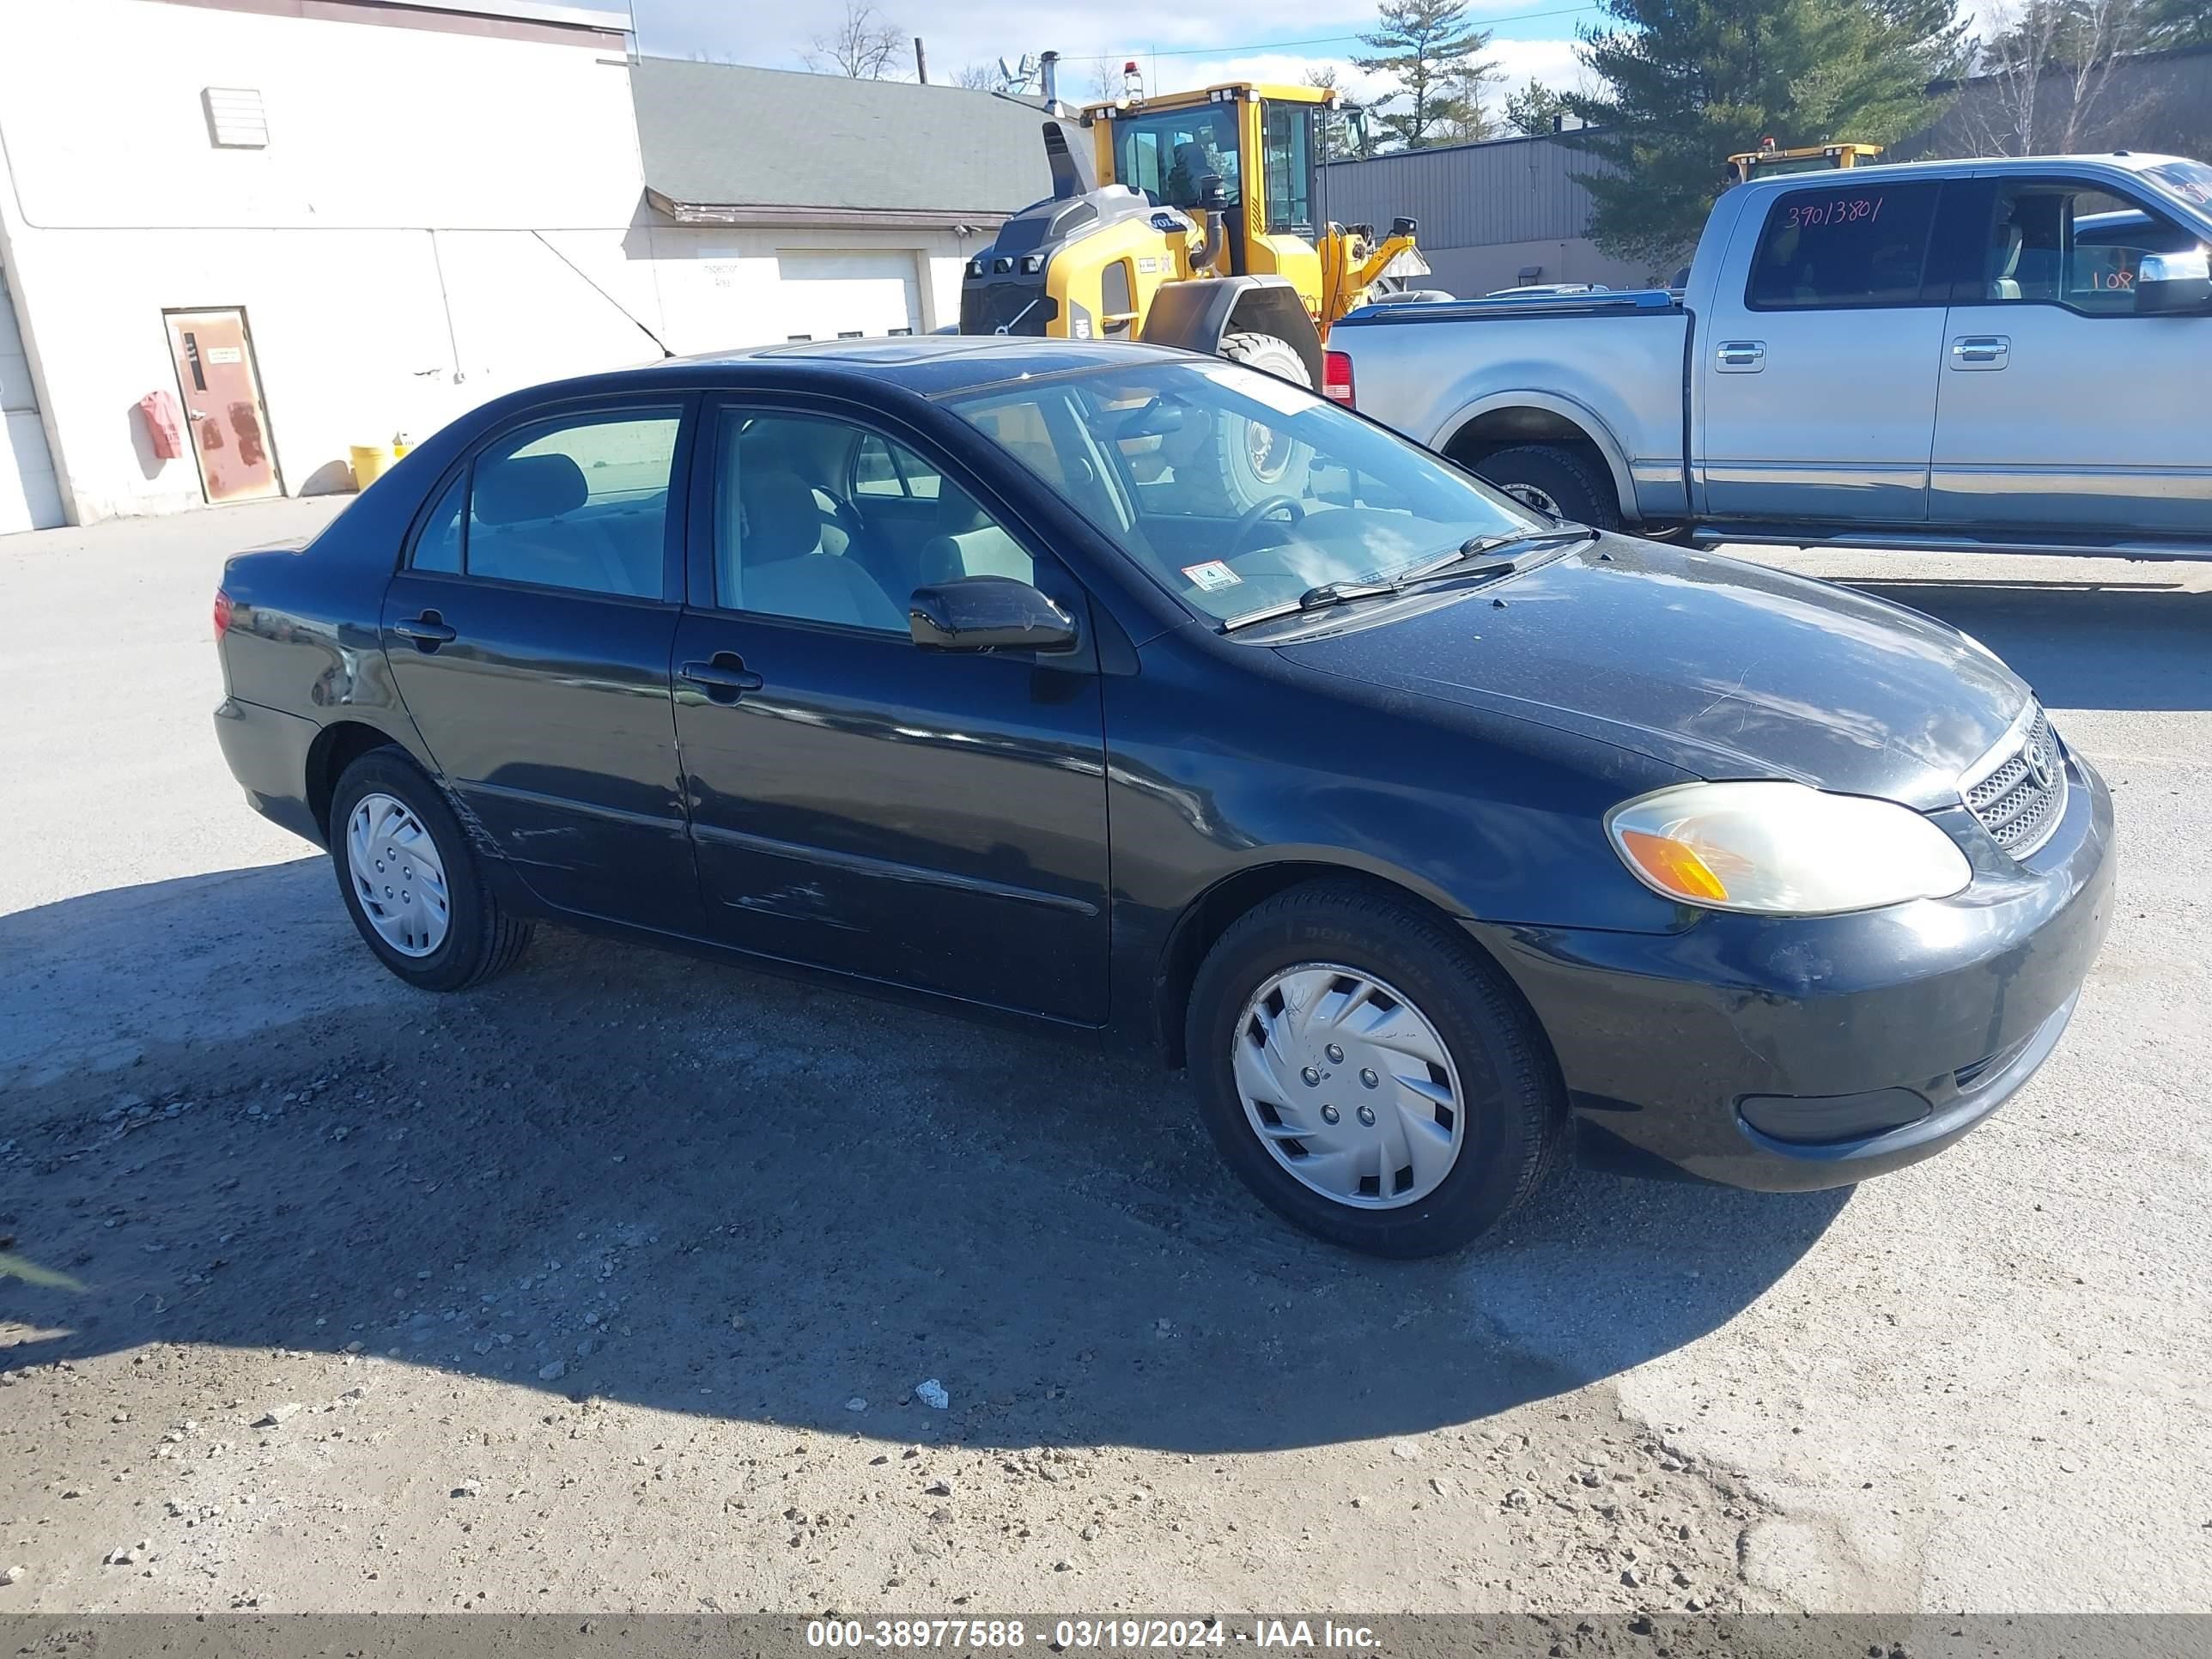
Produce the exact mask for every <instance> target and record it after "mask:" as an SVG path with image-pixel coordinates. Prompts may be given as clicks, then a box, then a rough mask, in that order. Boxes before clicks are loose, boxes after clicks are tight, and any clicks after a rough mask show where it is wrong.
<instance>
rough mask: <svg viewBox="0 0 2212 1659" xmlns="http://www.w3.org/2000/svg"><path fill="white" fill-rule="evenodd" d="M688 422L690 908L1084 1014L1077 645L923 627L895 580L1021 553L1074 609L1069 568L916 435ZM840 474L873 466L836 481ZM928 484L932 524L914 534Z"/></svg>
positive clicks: (997, 563) (1098, 910)
mask: <svg viewBox="0 0 2212 1659" xmlns="http://www.w3.org/2000/svg"><path fill="white" fill-rule="evenodd" d="M891 441H892V440H891V439H890V438H889V437H887V436H885V435H879V434H874V433H870V432H865V431H863V430H862V429H861V428H859V427H858V426H855V425H853V424H848V423H847V422H842V421H836V420H830V419H826V418H817V417H815V416H797V415H788V414H779V413H775V412H773V411H769V410H748V409H746V408H744V407H740V406H734V405H733V406H730V407H726V408H724V409H723V410H721V411H720V413H719V415H718V416H715V417H714V421H713V422H712V423H711V424H710V425H709V426H708V428H705V429H704V430H703V431H702V442H701V444H700V446H699V450H698V460H697V464H696V465H697V469H698V472H699V475H700V476H699V478H698V482H697V483H696V485H695V488H694V490H693V519H692V523H693V526H694V528H693V532H692V540H693V542H694V544H695V545H696V546H700V547H703V548H705V549H707V550H708V556H703V557H697V558H695V561H694V569H693V574H692V599H693V605H692V606H691V607H690V608H689V609H687V610H686V611H685V612H684V619H683V622H682V623H681V625H680V626H679V628H678V632H677V638H676V657H675V661H676V724H677V731H678V737H679V738H680V739H681V742H682V747H683V755H684V773H685V777H684V782H685V787H686V789H687V790H688V792H689V798H690V810H691V817H692V833H693V836H694V837H695V840H696V847H697V853H698V860H699V875H700V883H701V886H702V892H703V896H704V899H705V902H706V908H707V910H708V925H709V927H710V928H711V929H712V930H713V931H714V933H715V934H716V935H717V936H718V937H720V938H721V939H724V940H726V941H727V942H728V943H730V944H732V945H738V946H740V947H742V948H744V949H745V950H749V951H757V952H759V953H761V954H763V955H766V956H769V957H778V958H781V959H783V960H787V961H793V962H800V963H811V964H813V965H815V966H818V967H824V968H829V969H837V970H839V971H842V972H845V973H850V974H854V975H862V976H865V977H866V978H870V979H875V980H881V981H889V982H890V983H894V984H898V985H903V986H909V987H915V988H919V989H922V990H927V991H933V992H939V993H943V994H947V995H951V996H956V997H960V998H963V999H966V1000H970V1001H974V1002H979V1003H984V1004H988V1005H992V1006H998V1007H1004V1008H1012V1009H1017V1010H1020V1011H1022V1012H1030V1013H1039V1014H1045V1015H1048V1016H1052V1017H1054V1018H1060V1019H1066V1020H1071V1021H1076V1022H1080V1023H1085V1024H1095V1023H1098V1022H1101V1021H1103V1019H1104V1018H1105V1013H1106V949H1107V925H1108V916H1107V861H1106V860H1107V848H1106V778H1105V742H1104V732H1103V714H1102V709H1101V702H1100V695H1099V687H1098V680H1097V674H1096V672H1095V671H1094V670H1093V666H1092V660H1091V656H1090V653H1089V652H1088V650H1087V649H1086V650H1085V652H1084V653H1080V655H1079V659H1060V660H1054V659H1045V658H1041V657H1038V656H1036V655H1035V654H1033V653H1032V654H1024V653H993V654H973V655H971V654H966V653H946V654H938V653H927V652H924V651H921V650H920V649H919V648H918V647H915V644H914V642H913V641H912V639H911V638H910V637H909V635H908V631H907V621H906V604H905V601H906V599H907V597H908V592H911V589H910V588H909V589H907V590H906V591H903V592H902V591H900V590H901V588H902V585H903V584H904V583H905V582H906V581H907V580H908V576H907V575H906V574H902V573H906V572H908V571H911V570H913V569H915V568H921V570H923V571H924V572H926V574H927V577H928V579H931V580H945V579H947V578H955V577H958V576H961V575H963V574H974V575H983V574H993V575H1001V576H1006V575H1012V576H1016V577H1022V576H1028V577H1030V578H1033V579H1034V580H1035V581H1036V584H1037V585H1038V586H1041V587H1043V588H1044V589H1045V590H1046V591H1047V592H1050V593H1051V594H1052V595H1053V596H1054V598H1055V599H1059V600H1060V602H1061V604H1062V605H1063V606H1065V607H1066V608H1068V609H1070V610H1071V611H1073V612H1074V613H1075V614H1077V615H1079V616H1080V615H1082V614H1083V611H1084V606H1085V601H1084V598H1083V595H1082V592H1081V591H1080V589H1079V588H1078V587H1077V586H1075V584H1074V583H1073V580H1072V579H1071V578H1070V577H1069V576H1068V575H1067V574H1066V572H1065V571H1063V570H1062V569H1060V568H1059V567H1058V566H1057V565H1056V564H1054V563H1053V562H1050V561H1048V560H1045V559H1042V558H1038V559H1034V560H1033V559H1032V556H1031V553H1030V550H1029V549H1028V548H1027V547H1026V546H1025V545H1024V544H1023V543H1021V542H1018V541H1017V539H1016V538H1014V537H1012V535H1010V534H1008V533H1007V532H1006V531H1004V530H1002V529H1001V528H1000V526H999V525H998V523H997V521H996V520H994V517H993V516H992V515H991V514H990V513H987V512H986V511H985V510H983V508H982V507H981V504H980V503H979V502H978V501H976V500H975V498H974V497H973V495H971V494H970V492H969V490H967V489H964V488H963V485H962V483H961V481H959V480H958V479H957V478H955V477H951V476H950V475H947V474H945V473H944V472H942V471H939V467H938V466H937V465H936V464H935V463H933V462H932V461H930V460H929V459H927V458H926V457H924V456H923V455H922V454H921V453H919V447H907V446H906V445H904V444H900V445H899V446H898V447H897V448H896V452H895V453H894V452H891V451H887V450H885V449H884V447H883V446H884V444H886V443H889V442H891ZM863 444H866V445H868V450H867V453H865V454H863V453H860V451H861V446H862V445H863ZM886 454H889V455H890V456H891V461H890V473H891V475H892V476H893V477H896V478H898V479H900V480H901V481H902V482H901V489H900V493H899V495H898V497H897V500H896V503H895V502H894V501H892V499H891V498H890V495H888V494H887V493H885V492H884V489H883V486H884V465H885V464H884V456H885V455H886ZM710 469H711V470H710ZM860 481H866V483H868V484H870V485H871V486H872V487H873V488H872V489H869V490H862V491H859V499H853V498H851V497H849V496H848V495H846V494H845V493H844V492H846V491H847V490H848V489H857V488H858V483H859V482H860ZM924 502H927V503H928V504H929V505H928V508H927V510H928V511H930V512H932V513H937V514H938V515H939V518H940V520H941V523H942V526H943V532H942V533H941V534H940V535H938V536H934V537H931V538H927V541H926V542H925V543H923V544H921V545H919V546H914V545H912V544H911V538H912V533H913V531H914V528H915V526H913V525H912V524H911V523H910V522H908V520H910V519H911V516H912V515H913V514H914V513H917V512H920V511H921V510H923V503H924ZM893 520H898V522H897V523H896V525H895V524H894V523H893ZM902 543H903V544H906V545H901V544H902Z"/></svg>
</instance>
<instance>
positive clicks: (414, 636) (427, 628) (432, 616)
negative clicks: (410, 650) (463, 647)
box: [392, 611, 460, 651]
mask: <svg viewBox="0 0 2212 1659" xmlns="http://www.w3.org/2000/svg"><path fill="white" fill-rule="evenodd" d="M392 632H393V633H395V634H397V635H399V636H400V637H401V638H402V639H408V640H412V641H415V648H416V650H418V651H435V650H436V649H437V648H438V647H440V646H441V645H446V644H448V643H450V642H451V641H454V640H456V639H459V637H460V635H458V634H456V633H454V631H453V629H450V628H448V627H447V625H446V622H445V618H443V617H441V616H439V614H438V613H437V612H436V611H424V612H423V613H422V615H421V616H419V617H412V618H410V620H408V621H406V622H397V623H392Z"/></svg>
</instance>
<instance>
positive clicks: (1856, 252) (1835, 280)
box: [1744, 173, 1942, 311]
mask: <svg viewBox="0 0 2212 1659" xmlns="http://www.w3.org/2000/svg"><path fill="white" fill-rule="evenodd" d="M1834 176H1835V178H1836V179H1837V182H1835V183H1832V184H1830V185H1824V186H1822V187H1821V188H1820V189H1818V190H1798V191H1790V192H1789V193H1788V194H1787V195H1784V196H1778V197H1776V198H1775V201H1774V205H1773V206H1772V207H1771V208H1770V209H1769V210H1767V215H1766V223H1765V227H1764V228H1762V229H1761V230H1760V232H1759V251H1758V253H1757V254H1756V256H1755V257H1754V258H1753V260H1752V266H1751V281H1750V283H1749V284H1748V286H1747V289H1746V290H1745V293H1744V304H1745V305H1746V306H1747V307H1749V308H1750V309H1751V310H1753V311H1825V310H1838V309H1845V308H1852V307H1865V306H1914V305H1921V304H1924V303H1928V301H1927V300H1926V297H1925V295H1924V294H1923V286H1922V276H1923V272H1924V271H1925V270H1926V267H1927V264H1928V233H1929V226H1930V225H1931V224H1932V223H1933V222H1934V221H1935V217H1936V197H1938V196H1939V195H1940V194H1941V193H1942V185H1941V184H1940V183H1937V182H1936V181H1935V180H1932V179H1930V180H1925V181H1921V182H1916V183H1911V184H1883V185H1856V184H1852V183H1850V175H1849V174H1848V173H1839V174H1837V175H1834Z"/></svg>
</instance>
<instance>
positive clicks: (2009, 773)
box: [1960, 708, 2066, 859]
mask: <svg viewBox="0 0 2212 1659" xmlns="http://www.w3.org/2000/svg"><path fill="white" fill-rule="evenodd" d="M1984 768H1986V769H1984ZM1968 778H1969V779H1970V780H1971V781H1968V782H1967V783H1966V785H1965V786H1964V787H1962V788H1961V789H1960V795H1961V796H1962V797H1964V799H1965V800H1966V810H1967V811H1970V812H1972V814H1973V815H1974V817H1976V818H1978V819H1979V820H1980V821H1981V825H1982V828H1983V829H1986V830H1988V831H1989V832H1990V836H1991V837H1992V838H1993V839H1995V841H1996V844H1997V845H1998V846H2000V847H2002V848H2004V850H2005V851H2006V852H2008V853H2009V854H2012V855H2013V857H2015V858H2016V859H2024V858H2027V856H2028V855H2029V854H2032V853H2033V852H2034V851H2035V850H2036V848H2039V847H2041V846H2042V845H2043V844H2044V842H2047V841H2049V840H2050V839H2051V835H2052V834H2053V832H2055V831H2056V830H2057V828H2058V821H2059V819H2061V818H2063V817H2065V816H2066V759H2065V757H2064V756H2063V755H2062V754H2061V753H2060V752H2059V748H2058V739H2057V736H2056V735H2055V734H2054V733H2053V732H2052V731H2051V717H2050V716H2049V715H2048V714H2045V713H2044V712H2043V710H2042V709H2041V708H2037V709H2036V710H2035V712H2034V718H2033V720H2031V721H2029V723H2028V726H2027V734H2026V735H2025V736H2024V737H2021V738H2018V739H2017V740H2016V741H2015V742H2014V743H2013V744H2011V746H2010V747H2009V748H2008V749H2007V750H2002V751H2000V752H1999V753H1998V754H1997V755H1996V756H1995V757H1992V759H1991V761H1985V762H1984V766H1983V768H1977V769H1976V771H1975V772H1973V773H1969V774H1968Z"/></svg>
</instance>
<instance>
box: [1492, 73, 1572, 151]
mask: <svg viewBox="0 0 2212 1659" xmlns="http://www.w3.org/2000/svg"><path fill="white" fill-rule="evenodd" d="M1566 112H1567V100H1565V98H1564V97H1562V96H1561V95H1560V94H1558V93H1556V92H1553V90H1552V89H1551V88H1549V87H1547V86H1546V85H1544V84H1543V82H1541V81H1536V80H1533V79H1532V80H1531V81H1530V82H1528V85H1527V86H1525V87H1523V88H1521V90H1520V91H1518V92H1514V93H1508V94H1506V97H1505V125H1508V126H1510V127H1511V128H1512V129H1513V131H1516V132H1525V133H1527V134H1528V135H1529V136H1530V137H1536V136H1538V135H1540V134H1543V133H1548V132H1550V131H1553V124H1554V123H1555V122H1557V121H1558V119H1559V117H1561V116H1562V115H1565V113H1566Z"/></svg>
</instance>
